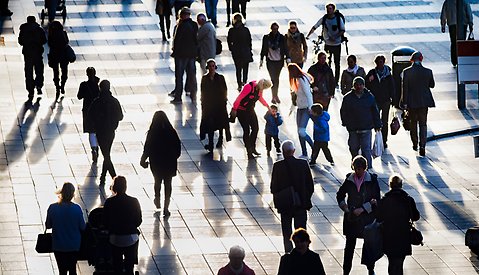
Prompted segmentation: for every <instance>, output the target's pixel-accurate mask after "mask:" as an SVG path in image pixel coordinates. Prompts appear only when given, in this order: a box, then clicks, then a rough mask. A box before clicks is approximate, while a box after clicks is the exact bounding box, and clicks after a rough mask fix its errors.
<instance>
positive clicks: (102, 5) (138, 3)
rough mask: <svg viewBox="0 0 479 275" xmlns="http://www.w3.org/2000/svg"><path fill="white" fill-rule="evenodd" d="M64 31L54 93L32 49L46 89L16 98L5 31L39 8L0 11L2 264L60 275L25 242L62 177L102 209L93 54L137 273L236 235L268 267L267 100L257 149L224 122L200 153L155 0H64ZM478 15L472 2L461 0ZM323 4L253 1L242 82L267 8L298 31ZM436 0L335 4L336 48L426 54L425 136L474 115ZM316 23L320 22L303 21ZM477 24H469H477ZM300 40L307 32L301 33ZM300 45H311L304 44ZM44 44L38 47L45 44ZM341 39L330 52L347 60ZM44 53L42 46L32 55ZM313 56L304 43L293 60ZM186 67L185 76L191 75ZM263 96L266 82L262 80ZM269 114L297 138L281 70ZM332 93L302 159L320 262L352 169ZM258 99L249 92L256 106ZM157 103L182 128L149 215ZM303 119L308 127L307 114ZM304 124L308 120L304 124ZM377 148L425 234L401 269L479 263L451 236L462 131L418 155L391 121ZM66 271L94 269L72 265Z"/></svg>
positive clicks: (186, 265) (462, 170) (169, 267)
mask: <svg viewBox="0 0 479 275" xmlns="http://www.w3.org/2000/svg"><path fill="white" fill-rule="evenodd" d="M66 3H67V9H68V18H67V20H66V23H65V28H66V30H67V32H68V35H69V38H70V43H71V45H72V47H73V48H74V50H75V51H76V53H77V61H76V62H75V63H73V64H70V66H69V79H68V81H67V84H66V95H65V97H64V99H63V100H62V101H61V102H59V103H56V104H54V97H55V87H54V85H53V81H52V71H51V69H50V68H48V67H47V66H46V62H45V88H44V95H43V97H42V98H41V100H37V101H36V103H35V104H34V105H33V107H31V108H25V107H24V102H25V101H26V99H27V92H26V90H25V86H24V85H25V84H24V73H23V57H22V54H21V48H20V46H19V45H18V44H17V37H18V28H19V26H20V24H22V23H24V21H25V19H26V16H27V15H32V14H37V15H38V14H39V12H40V11H41V9H42V7H43V5H44V2H43V1H42V0H34V1H32V0H10V9H11V10H12V11H13V12H14V15H13V16H12V19H11V20H10V19H5V18H3V21H1V22H0V23H1V24H2V27H1V30H2V31H1V36H3V37H4V38H5V45H3V46H2V45H0V83H1V86H0V126H1V128H0V141H1V142H2V144H1V145H0V274H5V275H6V274H38V275H40V274H41V275H43V274H55V273H56V274H58V270H57V266H56V263H55V259H54V257H53V254H37V253H36V252H35V249H34V246H35V241H36V237H37V234H38V233H40V232H42V231H43V230H44V221H45V217H46V210H47V208H48V206H49V204H50V203H53V202H55V201H56V199H57V198H56V195H55V193H54V192H55V190H56V189H57V188H58V187H60V186H61V185H62V184H63V182H65V181H70V182H72V183H74V184H76V185H77V186H78V188H79V192H78V197H77V198H76V202H77V203H79V204H80V205H81V206H82V207H83V209H84V210H85V211H86V213H85V216H86V215H87V213H88V212H89V211H91V210H92V209H94V208H96V207H98V206H100V205H101V204H102V203H103V202H104V200H105V199H106V197H108V196H109V194H110V191H109V184H108V183H107V185H106V187H104V188H99V186H98V183H99V178H98V169H99V168H100V166H101V162H102V158H101V157H100V159H99V162H98V163H99V164H98V165H96V164H93V163H92V162H91V155H90V148H89V143H88V137H87V135H86V134H83V133H82V116H81V107H82V103H81V101H79V100H77V98H76V94H77V91H78V86H79V84H80V82H81V81H84V80H86V76H85V69H86V68H87V67H89V66H93V67H95V68H96V69H97V75H98V76H99V77H100V79H108V80H110V81H111V83H112V91H113V94H114V95H115V96H116V97H117V98H118V99H119V101H120V103H121V105H122V107H123V112H124V114H125V118H124V119H123V121H121V123H120V126H119V128H118V130H117V134H116V139H115V142H114V144H113V150H112V160H113V162H114V164H115V167H116V170H117V173H119V174H120V175H124V176H126V178H127V179H128V184H129V185H128V191H127V193H129V194H130V195H133V196H135V197H137V198H138V199H139V200H140V203H141V207H142V210H143V223H142V225H141V227H140V231H141V236H140V245H139V256H140V262H139V264H138V266H137V270H138V271H139V272H140V274H194V275H196V274H216V272H217V270H218V269H219V268H220V267H221V266H223V265H225V264H226V263H227V261H228V258H227V251H228V249H229V248H230V247H231V246H232V245H235V244H239V245H242V246H243V247H244V248H245V249H246V251H247V253H246V254H247V255H246V259H245V262H246V263H247V264H248V265H249V266H250V267H251V268H253V269H254V271H255V272H256V274H276V272H277V270H278V265H279V259H280V256H281V255H282V252H283V243H282V236H281V226H280V221H279V216H278V213H277V212H276V211H275V210H274V208H273V207H272V195H271V194H270V191H269V185H270V173H271V169H272V165H273V163H274V162H275V161H276V160H277V159H278V158H279V157H280V156H276V155H274V156H272V157H266V151H265V146H264V134H263V133H262V132H263V131H262V129H263V127H264V121H263V120H262V116H263V114H264V112H265V111H266V110H265V108H264V107H263V106H257V113H258V117H259V118H260V136H259V139H258V149H259V150H260V152H261V153H263V154H262V156H261V157H259V158H257V159H255V160H248V159H247V156H246V153H245V150H244V148H243V145H242V140H241V135H242V131H241V127H240V126H239V123H236V124H234V125H232V133H233V140H232V141H231V142H228V143H226V144H225V145H224V146H223V148H222V149H221V150H215V151H214V154H213V156H211V155H206V151H205V150H204V148H203V144H202V142H201V141H200V140H199V121H200V119H201V106H200V104H199V103H198V104H193V103H191V101H190V100H189V98H187V99H186V100H185V99H184V100H183V104H181V105H172V104H170V103H169V100H170V98H169V97H168V96H167V94H168V92H170V91H171V90H173V88H174V71H173V70H174V62H173V60H172V59H171V58H170V52H171V43H163V42H162V41H161V32H160V30H159V26H158V18H157V16H156V14H155V12H154V5H155V3H154V2H153V1H152V0H123V1H121V0H67V1H66ZM471 3H472V10H473V11H474V14H475V18H474V19H475V22H476V24H479V17H478V16H479V1H478V0H472V1H471ZM324 4H325V2H320V1H312V0H295V1H289V0H251V2H249V3H248V9H247V27H248V28H249V29H250V30H251V33H252V36H253V51H254V59H255V62H254V63H252V64H251V65H250V73H249V77H250V79H256V78H259V77H264V76H267V71H266V68H263V69H259V68H258V64H259V50H260V47H261V38H262V35H263V34H266V33H267V32H268V31H269V30H268V28H269V23H270V22H271V21H273V20H276V21H277V22H278V23H279V24H280V26H281V27H280V32H282V33H285V32H286V29H287V22H288V21H289V20H291V19H294V20H296V21H298V26H299V29H300V30H301V31H302V32H307V31H309V29H310V27H311V26H312V25H313V24H314V23H316V21H317V20H318V19H319V17H320V16H322V14H323V13H324ZM441 4H442V2H440V0H410V1H402V0H341V1H338V5H337V6H338V9H340V10H341V12H342V13H343V14H345V16H346V29H347V36H348V37H349V40H350V42H349V52H350V53H352V54H356V55H357V56H358V60H359V61H358V63H359V65H361V66H363V67H365V69H366V71H368V70H369V69H371V68H372V67H373V57H374V56H375V55H376V54H378V53H385V54H386V56H387V57H388V61H387V63H388V64H390V62H391V60H390V59H391V58H389V57H390V55H389V52H390V50H392V49H393V48H395V47H396V46H399V45H408V46H411V47H413V48H415V49H417V50H420V51H422V52H423V54H424V56H425V60H424V65H425V66H426V67H429V68H432V69H433V72H434V76H435V79H436V88H435V89H434V90H433V94H434V97H435V100H436V105H437V108H434V109H430V113H429V127H428V131H429V132H428V136H429V137H434V136H437V135H440V134H443V133H450V132H455V131H459V130H464V129H469V128H471V127H474V126H477V125H478V122H479V102H478V90H477V85H476V86H473V85H469V86H467V90H466V93H467V110H464V111H459V110H458V109H457V107H456V88H455V85H456V84H455V81H456V76H455V70H454V68H453V67H452V66H451V64H450V62H449V36H448V34H447V33H446V34H442V33H441V32H440V24H439V15H440V8H441ZM192 9H193V16H195V14H196V13H197V12H200V11H203V10H204V6H203V5H202V4H201V2H200V1H198V2H195V3H194V4H193V5H192ZM225 10H226V9H225V2H224V1H222V0H220V1H219V10H218V21H219V23H218V25H219V28H218V29H217V34H218V38H219V39H221V40H222V41H223V53H222V54H221V55H219V56H218V57H217V63H218V65H219V69H218V70H219V73H221V74H224V75H225V78H226V80H227V83H228V87H229V94H228V97H229V103H228V104H229V105H231V103H232V102H233V100H234V99H235V98H236V96H237V91H236V81H235V75H234V65H233V63H232V58H231V55H230V53H229V52H228V50H227V46H226V34H227V31H228V29H227V28H226V27H225V25H226V16H225ZM318 33H319V30H317V32H316V34H318ZM476 37H479V33H478V32H477V31H476ZM308 43H311V42H308ZM310 46H311V48H312V45H311V44H310ZM46 52H47V51H46ZM344 56H345V51H344V50H343V58H342V64H343V68H345V59H346V58H345V57H344ZM45 61H46V54H45ZM312 62H313V54H312V53H311V51H310V53H309V60H308V61H307V63H306V65H305V67H306V68H308V67H309V66H310V65H311V64H312ZM199 72H200V70H199V67H198V78H199V77H200V73H199ZM265 97H266V99H267V100H268V101H270V100H271V94H270V93H266V96H265ZM280 97H281V99H282V103H281V104H280V112H281V113H282V115H283V117H284V118H285V124H284V125H283V126H281V128H280V131H281V134H280V139H281V140H285V139H292V140H294V141H295V143H296V144H297V146H299V142H298V138H297V134H296V123H295V115H294V114H295V112H293V113H292V114H291V113H290V109H291V108H290V107H291V103H290V100H289V88H288V79H287V70H286V69H284V70H283V72H282V75H281V83H280ZM341 100H342V96H341V95H340V93H339V92H338V91H337V93H336V97H335V98H334V99H333V100H332V103H331V107H330V113H331V137H332V141H331V142H330V148H331V152H332V154H333V157H334V159H335V162H336V165H335V166H330V165H329V164H327V163H328V162H327V161H326V160H325V159H324V156H323V155H322V154H321V155H320V157H319V159H318V165H316V166H315V167H313V168H312V172H313V176H314V182H315V193H314V195H313V205H314V206H313V208H312V209H311V211H310V212H309V217H308V225H307V230H308V231H309V232H310V233H311V234H312V239H313V240H312V245H311V248H312V249H313V250H315V251H317V252H318V253H319V254H320V255H321V259H322V261H323V264H324V266H325V270H326V273H327V274H342V255H343V247H344V244H345V238H344V236H343V235H342V218H343V216H342V212H341V210H340V209H339V208H338V206H337V204H336V199H335V197H336V191H337V190H338V188H339V186H340V185H341V183H342V182H343V180H344V178H345V175H346V173H348V172H349V170H350V155H349V151H348V149H347V142H346V140H347V132H346V130H345V129H344V127H342V126H341V124H340V119H339V107H340V104H341ZM258 105H259V104H258ZM156 110H164V111H165V112H166V113H167V114H168V116H169V118H170V120H171V121H172V123H173V125H174V127H175V128H176V130H177V131H178V133H179V136H180V139H181V141H182V155H181V157H180V159H179V165H178V170H179V173H178V176H177V177H175V178H174V179H173V195H172V205H171V209H170V210H171V211H172V215H171V217H169V218H168V219H165V218H163V217H162V216H161V215H159V214H155V207H154V204H153V197H154V193H153V177H152V175H151V172H150V170H149V169H143V168H141V166H140V165H139V163H140V156H141V153H142V150H143V142H144V140H145V137H146V131H147V129H148V127H149V124H150V121H151V118H152V116H153V113H154V112H155V111H156ZM310 127H311V126H310ZM309 131H310V132H312V129H309ZM388 144H389V148H388V149H387V151H386V153H385V154H384V155H383V156H382V157H381V158H378V159H375V160H374V162H373V166H374V171H375V172H376V173H378V175H379V179H380V186H381V190H382V192H383V193H384V192H386V191H387V190H388V187H387V179H388V177H389V175H390V174H391V173H393V172H397V173H400V174H401V175H402V176H403V177H404V178H405V181H406V184H405V188H404V189H405V190H406V191H407V192H408V193H409V194H410V195H411V196H413V197H414V199H415V200H416V202H417V204H418V209H419V211H420V213H421V219H420V220H419V221H418V222H417V227H418V228H419V229H420V230H422V232H423V234H424V238H425V241H424V243H425V244H424V246H422V247H419V246H416V247H413V256H412V257H407V258H406V261H405V273H406V274H414V275H416V274H417V275H420V274H434V275H440V274H460V275H466V274H479V260H478V259H477V256H476V255H474V254H472V253H471V252H470V251H469V249H468V248H467V247H466V246H465V245H464V234H465V231H466V230H467V228H469V227H471V226H474V225H476V224H478V220H479V159H477V158H474V150H473V139H472V135H462V136H454V137H451V138H447V139H439V140H436V141H432V142H429V143H428V146H427V148H426V151H427V152H426V153H427V155H426V157H419V156H418V154H417V152H414V151H413V150H412V149H411V143H410V140H409V137H408V133H407V132H405V131H404V129H401V130H400V131H399V133H398V135H396V136H392V137H390V139H389V142H388ZM361 245H362V242H358V245H357V249H356V255H355V257H354V262H353V271H352V274H366V273H367V270H366V267H365V266H362V265H361V264H360V255H361ZM376 266H377V267H376V274H387V259H386V257H384V258H382V259H381V260H380V261H378V262H377V264H376ZM78 270H79V272H80V273H79V274H91V273H92V272H93V270H94V268H93V267H91V266H88V264H87V263H86V262H79V265H78Z"/></svg>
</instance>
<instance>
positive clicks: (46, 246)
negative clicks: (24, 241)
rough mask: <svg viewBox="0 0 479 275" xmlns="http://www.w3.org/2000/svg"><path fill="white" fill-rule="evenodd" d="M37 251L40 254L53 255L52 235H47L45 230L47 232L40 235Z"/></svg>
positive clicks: (36, 246)
mask: <svg viewBox="0 0 479 275" xmlns="http://www.w3.org/2000/svg"><path fill="white" fill-rule="evenodd" d="M35 250H36V251H37V252H38V253H52V252H53V249H52V233H47V230H46V229H45V232H43V233H40V234H38V236H37V244H36V245H35Z"/></svg>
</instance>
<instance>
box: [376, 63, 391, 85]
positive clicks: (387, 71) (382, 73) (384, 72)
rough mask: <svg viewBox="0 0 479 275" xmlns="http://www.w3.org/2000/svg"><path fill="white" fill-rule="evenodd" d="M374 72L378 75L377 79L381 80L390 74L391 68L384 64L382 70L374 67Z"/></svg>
mask: <svg viewBox="0 0 479 275" xmlns="http://www.w3.org/2000/svg"><path fill="white" fill-rule="evenodd" d="M376 74H377V76H378V81H379V82H381V80H383V79H385V78H386V77H387V76H389V75H391V69H390V68H389V67H388V66H384V67H383V69H382V70H379V69H378V68H376Z"/></svg>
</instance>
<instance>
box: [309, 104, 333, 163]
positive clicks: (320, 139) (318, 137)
mask: <svg viewBox="0 0 479 275" xmlns="http://www.w3.org/2000/svg"><path fill="white" fill-rule="evenodd" d="M329 119H330V116H329V114H328V112H326V111H324V110H323V105H321V104H320V103H315V104H313V106H311V120H312V121H313V123H314V131H313V136H314V138H313V139H314V145H313V153H311V161H310V162H309V164H310V165H314V164H316V159H317V158H318V155H319V151H320V150H321V149H323V152H324V156H325V157H326V160H328V161H329V163H331V165H334V161H333V156H331V151H329V148H328V141H329V124H328V121H329Z"/></svg>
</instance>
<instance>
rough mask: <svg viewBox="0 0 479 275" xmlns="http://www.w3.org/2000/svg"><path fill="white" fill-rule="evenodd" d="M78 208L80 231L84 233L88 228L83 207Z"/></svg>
mask: <svg viewBox="0 0 479 275" xmlns="http://www.w3.org/2000/svg"><path fill="white" fill-rule="evenodd" d="M77 207H78V229H80V231H83V230H85V228H86V223H85V218H84V217H83V210H82V208H81V206H80V205H78V204H77Z"/></svg>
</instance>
